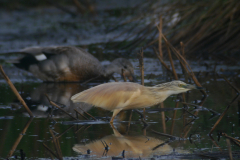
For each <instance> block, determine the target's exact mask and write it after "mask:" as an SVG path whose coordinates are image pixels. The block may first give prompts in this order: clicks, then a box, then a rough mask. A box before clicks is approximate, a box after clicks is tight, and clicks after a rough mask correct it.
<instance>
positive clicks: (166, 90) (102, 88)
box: [71, 81, 196, 122]
mask: <svg viewBox="0 0 240 160" xmlns="http://www.w3.org/2000/svg"><path fill="white" fill-rule="evenodd" d="M194 88H196V87H195V86H193V85H188V84H186V83H184V82H181V81H172V82H168V83H163V84H160V85H157V86H153V87H145V86H142V85H140V84H137V83H131V82H113V83H105V84H101V85H98V86H96V87H93V88H90V89H88V90H85V91H83V92H80V93H78V94H76V95H74V96H72V98H71V100H72V101H73V102H85V103H89V104H92V105H94V106H97V107H101V108H104V109H106V110H110V111H113V117H112V120H111V122H112V121H113V119H114V117H115V116H116V115H117V114H118V113H119V112H120V111H121V110H126V109H136V108H144V107H150V106H153V105H155V104H158V103H161V102H163V101H164V100H165V99H166V98H167V97H169V96H170V95H172V94H178V93H182V92H186V91H188V90H190V89H194Z"/></svg>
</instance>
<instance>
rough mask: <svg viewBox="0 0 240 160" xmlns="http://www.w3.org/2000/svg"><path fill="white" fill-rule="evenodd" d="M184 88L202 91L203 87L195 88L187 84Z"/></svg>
mask: <svg viewBox="0 0 240 160" xmlns="http://www.w3.org/2000/svg"><path fill="white" fill-rule="evenodd" d="M184 88H187V89H200V90H201V89H204V88H203V87H198V86H195V85H192V84H188V85H186V86H184Z"/></svg>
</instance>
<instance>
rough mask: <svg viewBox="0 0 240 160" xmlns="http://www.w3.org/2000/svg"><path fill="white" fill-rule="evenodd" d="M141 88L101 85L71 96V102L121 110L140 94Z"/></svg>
mask: <svg viewBox="0 0 240 160" xmlns="http://www.w3.org/2000/svg"><path fill="white" fill-rule="evenodd" d="M142 87H143V86H141V85H139V84H137V83H130V82H113V83H106V84H102V85H99V86H96V87H93V88H90V89H88V90H85V91H83V92H80V93H78V94H76V95H74V96H72V98H71V100H72V101H73V102H85V103H89V104H92V105H95V106H98V107H101V108H104V109H107V110H111V111H112V110H114V109H117V108H119V109H123V108H124V107H125V106H127V105H128V104H129V103H131V101H132V100H133V99H134V98H135V97H137V96H139V95H140V94H141V88H142Z"/></svg>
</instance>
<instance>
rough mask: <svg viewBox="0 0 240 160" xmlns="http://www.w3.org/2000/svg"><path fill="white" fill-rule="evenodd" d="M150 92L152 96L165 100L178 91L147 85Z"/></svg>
mask: <svg viewBox="0 0 240 160" xmlns="http://www.w3.org/2000/svg"><path fill="white" fill-rule="evenodd" d="M147 88H148V89H149V91H150V92H151V94H152V96H154V97H156V98H160V99H162V100H165V99H166V98H168V97H169V96H171V95H173V94H179V93H181V92H180V91H173V90H171V89H167V88H162V87H147Z"/></svg>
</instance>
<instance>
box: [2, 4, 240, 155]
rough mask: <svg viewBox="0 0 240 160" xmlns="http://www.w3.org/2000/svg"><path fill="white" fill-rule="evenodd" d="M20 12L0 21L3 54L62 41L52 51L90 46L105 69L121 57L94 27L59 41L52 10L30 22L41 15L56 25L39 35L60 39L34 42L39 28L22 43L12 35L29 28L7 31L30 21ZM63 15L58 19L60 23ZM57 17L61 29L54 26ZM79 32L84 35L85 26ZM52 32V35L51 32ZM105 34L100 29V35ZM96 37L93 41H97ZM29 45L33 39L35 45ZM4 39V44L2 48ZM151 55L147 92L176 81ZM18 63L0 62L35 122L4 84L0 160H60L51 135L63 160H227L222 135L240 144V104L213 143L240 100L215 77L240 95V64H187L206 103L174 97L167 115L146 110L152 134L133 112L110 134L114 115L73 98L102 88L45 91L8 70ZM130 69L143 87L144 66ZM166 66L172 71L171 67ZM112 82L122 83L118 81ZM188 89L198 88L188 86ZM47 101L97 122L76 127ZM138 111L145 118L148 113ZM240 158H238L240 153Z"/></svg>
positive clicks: (192, 96) (47, 86)
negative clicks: (215, 159)
mask: <svg viewBox="0 0 240 160" xmlns="http://www.w3.org/2000/svg"><path fill="white" fill-rule="evenodd" d="M19 12H21V11H16V12H10V13H7V12H1V13H0V14H1V17H5V19H2V21H1V22H2V23H4V24H5V25H4V26H2V25H1V26H2V27H5V31H4V32H5V36H6V35H11V36H12V37H10V38H9V39H8V40H7V41H4V44H3V43H2V44H3V45H2V46H1V49H2V51H15V50H18V49H21V48H24V47H26V46H33V45H40V46H44V45H49V43H50V42H51V41H52V40H56V39H57V40H56V41H54V43H51V44H54V45H57V44H61V45H79V44H81V45H83V44H90V45H86V46H85V48H86V49H88V50H89V51H90V52H91V53H92V54H93V55H94V56H96V57H97V58H98V59H100V60H101V61H102V64H108V63H110V60H112V59H113V58H116V57H118V56H117V55H115V54H114V51H113V50H103V46H104V43H102V42H105V41H108V40H109V38H108V36H106V35H104V33H99V34H97V35H95V33H96V32H97V33H98V32H99V30H96V28H94V27H93V28H94V30H91V29H90V28H91V27H89V28H88V27H86V25H85V27H86V28H85V30H84V31H82V32H81V33H79V32H78V30H71V32H69V33H64V34H63V36H62V37H61V34H60V33H62V31H64V30H65V29H66V28H64V27H62V26H61V25H59V26H56V28H52V27H51V26H52V25H54V24H55V22H56V23H58V22H59V19H58V18H61V16H63V15H65V14H63V13H61V12H60V13H61V14H60V13H59V11H56V10H51V9H50V10H49V8H48V9H46V11H45V12H43V11H42V10H39V9H38V10H30V11H29V12H33V13H34V14H33V15H32V17H29V18H32V19H34V18H36V16H37V18H38V16H39V13H42V14H46V15H48V16H50V17H47V18H44V20H45V21H44V22H49V21H50V22H51V23H53V24H51V25H50V24H47V23H44V24H46V26H45V30H44V27H40V31H42V32H43V33H44V34H43V35H49V34H48V32H53V31H57V34H56V35H55V36H53V37H52V36H51V35H50V36H49V37H46V36H42V37H41V36H40V39H39V40H38V41H35V40H34V37H32V36H31V35H35V34H36V32H38V31H37V28H34V31H31V30H26V31H25V32H24V34H23V36H24V37H25V38H23V39H22V40H21V38H20V37H19V35H18V34H19V33H20V31H19V29H20V28H21V27H20V28H18V29H16V28H14V27H16V26H22V28H23V30H25V29H24V26H25V25H26V24H25V23H23V22H20V21H19V22H17V23H20V24H16V26H14V23H13V22H14V21H9V22H8V23H5V22H6V21H7V17H9V16H11V15H13V17H14V18H15V19H20V20H22V18H23V17H24V16H26V15H25V14H26V13H25V12H21V14H23V15H24V16H23V15H22V16H21V15H20V13H19ZM49 12H51V13H52V15H51V14H49ZM57 14H60V15H58V16H57ZM16 15H17V16H16ZM18 16H19V17H18ZM51 16H53V17H54V19H55V20H56V21H51V20H52V19H51ZM108 18H109V19H108V20H111V18H112V17H108ZM96 19H98V18H96ZM96 19H95V20H96ZM103 19H104V18H103ZM62 20H63V21H72V23H73V22H74V23H75V21H77V19H71V18H69V16H68V15H65V16H63V17H62ZM98 20H99V19H98ZM31 21H32V20H31ZM93 21H94V20H93ZM99 21H101V19H100V20H99ZM99 21H98V22H99ZM40 22H41V20H39V19H37V20H36V23H35V25H36V26H38V24H39V23H40ZM109 23H110V22H109ZM77 24H78V23H77ZM48 25H49V26H48ZM79 25H80V26H81V27H82V25H81V24H80V23H79ZM87 26H92V23H90V24H87ZM96 26H97V25H96ZM96 26H95V27H96ZM48 27H49V28H51V29H50V30H49V28H48ZM58 27H59V28H58ZM81 27H80V28H81ZM103 28H104V27H102V28H101V31H102V29H103ZM81 29H82V28H81ZM90 30H91V32H90ZM2 31H3V30H2ZM15 32H16V33H15ZM77 32H78V34H76V35H75V36H73V37H71V36H70V38H69V39H68V40H67V41H64V37H68V36H69V35H74V34H75V33H77ZM88 33H91V34H88ZM77 35H83V37H82V38H83V39H78V36H77ZM84 35H85V37H84ZM93 35H94V36H95V37H94V38H91V37H92V36H93ZM111 36H113V35H111ZM111 36H110V37H111ZM3 37H4V35H3ZM27 37H30V39H28V38H27ZM96 37H97V38H96ZM3 39H4V38H2V41H1V42H3ZM78 40H79V41H81V43H79V42H78ZM96 42H101V43H102V44H95V43H96ZM109 55H110V56H109ZM153 55H154V54H153V53H148V55H147V56H146V57H148V58H144V65H145V67H144V68H145V85H146V86H153V85H156V84H159V83H162V82H166V81H171V80H172V78H169V77H171V75H170V76H169V75H167V74H166V73H165V72H163V71H162V69H161V65H160V63H159V61H158V60H157V59H156V58H152V57H154V56H153ZM17 57H18V56H17V55H0V59H1V60H2V61H0V62H1V64H2V65H3V68H4V70H5V72H6V74H7V75H8V76H9V78H10V79H11V80H12V82H13V83H14V85H15V86H16V88H17V90H18V91H19V93H20V94H21V96H22V97H23V98H24V100H25V101H26V103H27V105H28V106H29V108H30V109H31V111H32V113H33V114H34V118H33V119H31V118H29V116H28V114H27V112H26V111H25V109H24V108H23V106H22V105H21V104H20V103H19V101H18V100H17V98H16V96H15V95H14V94H13V92H12V91H11V89H10V88H9V86H8V85H7V84H6V82H5V80H4V79H3V78H2V77H1V76H0V158H2V159H5V158H6V157H8V155H9V154H11V156H10V157H11V158H13V159H14V158H20V156H21V155H23V154H22V153H24V154H25V156H26V158H27V159H41V158H48V159H50V158H51V157H54V156H53V155H52V154H51V153H50V152H49V151H48V150H47V149H46V148H45V147H44V145H46V146H48V147H49V148H50V149H51V150H53V152H54V153H55V154H56V153H57V152H56V148H55V146H54V143H53V142H52V135H51V132H50V131H53V133H54V134H55V136H56V137H57V141H59V145H60V151H59V154H60V155H62V156H63V157H64V159H86V158H88V159H98V158H104V159H112V157H115V158H122V157H125V158H133V159H139V157H141V158H144V159H151V158H154V159H178V158H179V159H190V158H194V159H203V158H209V157H211V156H216V155H214V154H215V153H216V154H220V152H221V153H222V155H221V156H222V157H224V156H226V155H227V156H228V152H227V150H228V147H227V143H226V138H225V137H222V136H221V138H220V140H219V141H218V138H219V137H218V133H219V132H224V133H226V134H227V135H229V136H231V137H234V138H237V139H239V135H240V129H239V128H240V127H239V126H240V117H239V113H240V105H239V103H240V102H239V98H238V99H236V100H235V101H234V102H233V103H232V104H231V106H230V109H229V110H228V112H227V114H226V115H225V116H224V117H223V119H222V120H221V122H220V123H219V125H218V126H217V128H216V129H215V130H214V132H213V134H212V137H213V138H214V140H215V141H213V140H212V139H211V138H210V137H209V135H208V133H209V132H210V130H211V128H212V126H213V125H214V124H215V122H216V121H217V119H218V118H219V116H220V114H221V113H222V112H223V111H224V109H225V108H226V107H227V106H228V105H229V104H230V103H231V101H232V100H233V99H234V98H235V97H236V95H237V94H236V92H235V91H234V89H233V88H232V87H231V86H230V85H229V84H228V83H227V82H226V81H225V80H224V79H223V78H222V77H219V76H218V75H216V74H215V72H214V71H216V72H217V73H218V74H219V75H221V76H222V75H224V76H226V77H227V78H228V79H229V80H231V82H232V84H233V85H234V86H236V87H237V88H240V83H239V78H240V76H239V73H240V72H239V71H240V67H239V64H238V65H235V66H231V65H225V64H224V63H221V62H217V65H216V67H215V64H216V62H214V61H201V62H196V61H189V63H190V66H191V67H192V70H193V71H194V72H195V73H196V75H197V78H198V80H199V81H200V83H201V84H202V86H203V87H204V88H206V92H207V97H205V98H204V97H203V96H202V94H201V92H200V91H198V90H193V91H190V92H187V93H186V94H185V97H186V102H187V103H190V104H188V105H184V104H183V103H182V95H174V96H171V97H169V98H168V99H167V100H165V101H164V103H163V104H164V108H161V106H160V105H156V106H153V107H151V108H146V119H145V121H146V122H147V123H148V124H149V126H147V127H145V126H144V123H143V122H142V120H141V117H140V115H139V114H138V113H137V112H136V111H133V112H132V111H131V110H127V111H123V112H121V113H120V114H119V115H118V117H117V118H116V121H115V122H114V126H111V125H110V124H109V123H108V120H109V118H110V117H111V115H112V113H111V112H109V111H106V110H103V109H100V108H97V107H96V108H95V107H92V106H90V105H88V104H83V103H78V104H73V103H72V102H71V100H70V97H71V96H72V95H74V94H76V93H78V92H81V91H83V90H85V89H87V88H89V87H93V86H95V85H98V84H97V83H90V84H87V85H81V84H80V83H57V84H54V83H43V82H42V81H41V80H38V79H36V78H34V77H33V76H32V75H31V74H30V73H27V72H25V71H22V70H19V69H17V68H15V67H14V66H13V65H11V64H10V63H8V62H7V61H8V60H13V59H15V58H17ZM149 57H150V58H149ZM130 61H131V62H132V63H133V66H134V69H135V74H136V76H137V79H138V80H139V82H138V83H140V72H139V68H138V60H137V59H136V58H130ZM166 63H167V64H168V65H170V63H169V62H166ZM175 64H178V62H177V61H176V62H175ZM206 64H208V65H206ZM175 67H176V71H177V73H178V74H179V77H180V79H181V80H184V77H183V75H182V71H181V67H180V65H176V66H175ZM114 76H115V77H116V78H117V79H118V80H120V81H122V79H121V77H120V75H114ZM189 83H193V82H192V81H189ZM45 93H47V94H48V96H49V98H50V99H51V100H52V101H53V102H55V103H57V104H58V105H59V106H61V107H62V109H63V110H65V111H67V112H68V113H70V114H71V115H72V116H74V117H76V112H75V110H74V109H76V110H77V111H79V112H81V113H83V111H82V110H81V109H79V107H80V108H82V109H83V110H84V111H87V112H88V113H90V114H91V115H93V116H94V117H95V118H97V121H92V120H91V118H90V117H89V116H87V115H86V114H84V115H85V116H87V117H88V118H89V120H85V119H84V118H83V117H82V116H80V115H78V119H79V120H78V121H76V120H75V119H73V118H71V117H69V116H68V115H66V114H65V113H64V112H62V111H60V110H59V109H56V108H54V107H52V106H51V105H50V104H49V102H48V100H47V99H46V97H45ZM191 104H192V105H191ZM186 109H188V111H186ZM139 111H140V112H141V113H142V110H139ZM189 112H190V113H189ZM131 115H132V116H131ZM130 117H131V118H130ZM156 132H158V133H164V134H168V135H172V136H170V137H171V138H169V136H164V135H162V134H161V135H160V134H158V133H156ZM18 142H19V143H18ZM231 144H232V145H231V149H232V151H233V152H234V151H239V146H238V145H236V144H234V143H231ZM11 151H13V152H11ZM224 151H226V153H225V152H224ZM223 153H224V154H223ZM237 153H238V154H239V152H237ZM204 155H205V156H204ZM187 156H188V157H187ZM191 156H192V157H191ZM227 158H228V157H227Z"/></svg>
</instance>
